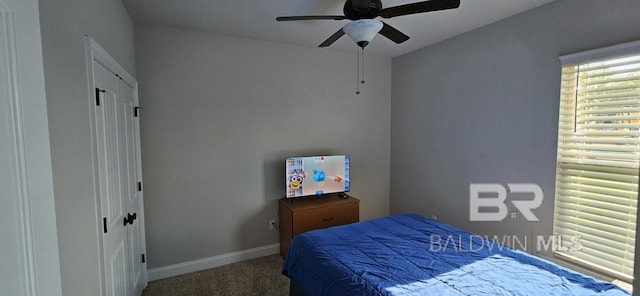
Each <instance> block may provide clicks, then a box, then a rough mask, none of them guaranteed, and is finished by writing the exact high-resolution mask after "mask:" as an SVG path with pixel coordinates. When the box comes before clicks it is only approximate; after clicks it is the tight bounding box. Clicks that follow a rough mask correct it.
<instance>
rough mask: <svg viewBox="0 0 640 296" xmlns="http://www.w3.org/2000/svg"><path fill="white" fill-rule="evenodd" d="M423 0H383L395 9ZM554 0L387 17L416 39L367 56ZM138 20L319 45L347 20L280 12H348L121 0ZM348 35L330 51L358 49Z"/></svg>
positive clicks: (324, 7) (475, 0) (274, 2)
mask: <svg viewBox="0 0 640 296" xmlns="http://www.w3.org/2000/svg"><path fill="white" fill-rule="evenodd" d="M418 1H419V0H383V1H382V3H383V7H391V6H396V5H401V4H406V3H412V2H418ZM551 1H553V0H461V4H460V7H459V8H457V9H452V10H445V11H437V12H427V13H422V14H414V15H407V16H400V17H395V18H390V19H385V20H384V21H385V22H387V23H388V24H389V25H391V26H393V27H395V28H396V29H398V30H400V31H402V32H403V33H405V34H407V35H409V36H410V37H411V39H409V40H408V41H406V42H404V43H402V44H395V43H393V42H391V41H390V40H388V39H386V38H384V37H382V36H381V35H378V36H377V37H376V38H375V39H374V40H373V41H372V42H371V44H370V45H369V46H367V48H366V50H365V51H366V52H367V53H368V54H377V55H383V56H390V57H396V56H399V55H403V54H405V53H408V52H411V51H414V50H416V49H419V48H422V47H425V46H427V45H430V44H434V43H437V42H439V41H442V40H445V39H448V38H450V37H453V36H456V35H460V34H462V33H465V32H468V31H471V30H473V29H476V28H479V27H482V26H484V25H487V24H490V23H493V22H496V21H498V20H501V19H504V18H507V17H509V16H512V15H515V14H518V13H520V12H523V11H525V10H528V9H532V8H534V7H537V6H540V5H543V4H546V3H549V2H551ZM122 2H123V3H124V4H125V6H126V7H127V9H128V10H129V13H130V14H131V17H132V18H133V20H134V22H146V23H153V24H161V25H168V26H173V27H178V28H184V29H194V30H200V31H207V32H213V33H219V34H224V35H231V36H239V37H246V38H252V39H258V40H267V41H274V42H281V43H290V44H297V45H302V46H308V47H316V46H318V45H319V44H320V43H321V42H322V41H324V40H325V39H326V38H328V37H329V36H331V35H332V34H333V33H334V32H336V31H337V30H339V29H340V28H341V27H342V26H344V25H345V24H347V23H348V22H349V21H348V20H342V21H335V20H322V21H288V22H276V20H275V18H276V17H277V16H291V15H324V14H328V15H343V13H342V5H343V4H344V0H226V1H225V0H222V1H221V0H122ZM355 48H356V45H355V44H354V43H353V42H352V41H351V39H349V37H348V36H343V37H342V38H340V40H338V41H336V42H335V43H334V44H333V45H331V47H329V49H333V50H341V51H348V52H353V51H354V50H355Z"/></svg>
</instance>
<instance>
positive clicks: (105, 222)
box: [102, 217, 107, 233]
mask: <svg viewBox="0 0 640 296" xmlns="http://www.w3.org/2000/svg"><path fill="white" fill-rule="evenodd" d="M102 231H104V233H107V217H104V218H102Z"/></svg>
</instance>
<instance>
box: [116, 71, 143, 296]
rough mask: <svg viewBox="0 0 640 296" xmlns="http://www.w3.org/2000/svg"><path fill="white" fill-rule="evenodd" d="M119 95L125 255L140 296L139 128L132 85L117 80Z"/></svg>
mask: <svg viewBox="0 0 640 296" xmlns="http://www.w3.org/2000/svg"><path fill="white" fill-rule="evenodd" d="M119 94H120V99H121V103H120V108H121V109H122V112H123V114H125V116H124V117H123V118H122V121H121V123H122V127H123V130H122V139H123V142H122V145H121V151H122V157H121V158H120V165H121V168H122V169H121V172H122V175H123V176H122V181H123V183H124V188H125V189H124V192H123V193H124V202H125V208H126V209H127V218H128V220H129V223H128V226H127V227H126V228H127V241H128V246H127V247H128V248H127V253H128V257H129V261H130V262H131V264H130V266H129V274H130V276H129V278H130V281H129V284H130V291H133V295H140V294H141V293H142V289H143V288H144V284H143V276H142V267H143V265H142V263H144V261H145V260H144V258H143V256H142V254H143V253H144V251H143V249H142V246H143V244H142V234H141V227H142V225H143V224H142V223H141V217H142V212H141V211H140V208H141V203H140V200H141V196H140V195H141V192H142V183H141V182H140V180H141V178H140V176H138V172H139V171H140V170H139V167H138V166H139V162H138V159H139V156H138V154H137V152H138V151H137V142H136V139H137V137H138V133H137V131H138V129H137V125H136V122H135V121H136V117H137V115H138V113H137V112H138V111H137V110H136V109H135V107H136V106H135V102H134V95H135V90H134V89H133V88H132V87H131V86H129V85H127V84H126V83H124V82H123V81H120V84H119Z"/></svg>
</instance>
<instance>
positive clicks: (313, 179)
mask: <svg viewBox="0 0 640 296" xmlns="http://www.w3.org/2000/svg"><path fill="white" fill-rule="evenodd" d="M286 176H287V178H286V185H287V197H288V198H291V197H299V196H308V195H322V194H329V193H337V192H347V191H349V186H350V184H349V183H350V182H349V155H329V156H306V157H288V158H287V159H286Z"/></svg>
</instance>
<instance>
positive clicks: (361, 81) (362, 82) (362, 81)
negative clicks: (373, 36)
mask: <svg viewBox="0 0 640 296" xmlns="http://www.w3.org/2000/svg"><path fill="white" fill-rule="evenodd" d="M361 54H362V80H360V83H361V84H364V47H362V52H361Z"/></svg>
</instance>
